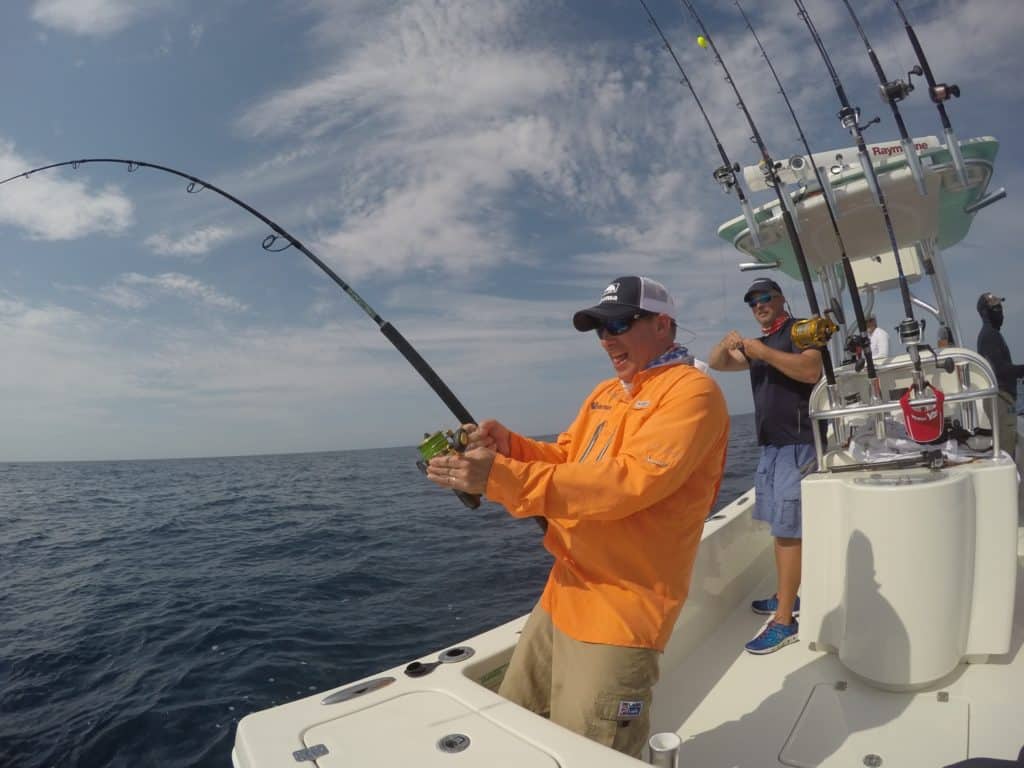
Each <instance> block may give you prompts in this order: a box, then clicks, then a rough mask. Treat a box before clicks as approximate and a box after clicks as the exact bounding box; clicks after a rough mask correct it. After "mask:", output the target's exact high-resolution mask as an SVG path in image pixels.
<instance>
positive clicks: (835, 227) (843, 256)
mask: <svg viewBox="0 0 1024 768" xmlns="http://www.w3.org/2000/svg"><path fill="white" fill-rule="evenodd" d="M734 3H735V5H736V8H737V9H738V10H739V12H740V15H741V16H742V17H743V21H744V22H745V23H746V25H747V29H749V30H750V34H751V35H752V36H753V38H754V42H756V43H757V47H758V49H759V50H760V51H761V56H762V57H763V58H764V61H765V64H767V65H768V70H769V71H770V72H771V73H772V77H773V78H775V84H776V85H777V86H778V87H779V94H780V95H781V96H782V100H783V101H785V102H786V108H787V109H788V110H789V114H790V117H792V118H793V125H794V126H796V132H797V133H798V134H800V141H801V142H802V143H803V145H804V149H805V150H806V151H807V160H808V162H809V163H810V164H811V166H812V167H813V168H814V178H815V179H817V181H818V186H819V187H820V188H821V194H822V197H823V198H824V200H825V208H826V210H827V211H828V218H829V221H830V222H831V223H832V232H833V233H834V234H835V236H836V244H837V245H838V246H839V257H840V260H841V262H842V265H843V275H844V277H845V278H846V285H847V286H848V287H849V289H850V301H851V303H852V304H853V314H854V317H855V318H856V320H857V329H858V330H859V331H860V337H859V339H858V343H859V345H860V347H861V349H862V350H863V353H864V363H865V365H866V366H867V371H868V380H869V381H870V382H871V393H872V396H873V397H877V399H878V400H881V388H880V385H879V383H878V374H877V373H876V372H875V361H874V359H873V358H872V356H871V344H870V343H867V338H868V335H867V334H868V324H867V318H866V316H865V314H864V305H863V304H862V303H861V300H860V291H859V290H857V278H856V276H855V275H854V274H853V265H852V264H851V263H850V257H849V255H848V254H847V252H846V243H845V242H844V241H843V236H842V235H841V234H840V232H839V222H838V220H837V219H838V213H837V211H836V210H835V209H834V208H833V204H834V201H833V198H832V196H831V195H830V194H828V191H827V189H828V188H827V186H826V185H827V184H828V182H827V181H826V180H825V178H823V177H822V175H821V169H819V168H818V165H817V163H815V162H814V153H813V152H812V151H811V145H810V142H808V141H807V135H806V134H805V133H804V129H803V126H801V125H800V120H799V119H798V118H797V116H796V110H795V109H793V104H792V102H790V100H789V95H788V94H787V93H786V89H785V88H784V87H783V85H782V79H781V78H780V77H779V73H778V72H776V71H775V65H774V64H772V60H771V59H770V58H769V57H768V51H766V50H765V47H764V45H762V44H761V38H760V37H758V36H757V32H756V31H755V30H754V25H753V24H752V23H751V21H750V17H749V16H747V12H746V11H745V10H743V6H742V5H741V4H740V0H734Z"/></svg>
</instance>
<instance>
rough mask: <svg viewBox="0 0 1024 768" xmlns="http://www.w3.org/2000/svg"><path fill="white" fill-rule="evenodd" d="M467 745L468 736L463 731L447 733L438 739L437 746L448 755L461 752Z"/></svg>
mask: <svg viewBox="0 0 1024 768" xmlns="http://www.w3.org/2000/svg"><path fill="white" fill-rule="evenodd" d="M467 747H469V736H467V735H466V734H464V733H449V734H448V735H447V736H442V737H441V738H440V739H438V742H437V748H438V749H439V750H441V751H442V752H446V753H447V754H449V755H454V754H455V753H456V752H463V751H465V750H466V748H467Z"/></svg>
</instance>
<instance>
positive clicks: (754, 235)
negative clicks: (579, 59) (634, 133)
mask: <svg viewBox="0 0 1024 768" xmlns="http://www.w3.org/2000/svg"><path fill="white" fill-rule="evenodd" d="M640 5H642V6H643V7H644V10H645V11H647V18H648V19H650V21H651V24H653V25H654V28H655V29H656V30H657V31H658V36H659V37H661V42H662V43H663V44H664V46H665V50H667V51H668V52H669V54H670V55H671V56H672V61H674V62H675V63H676V69H678V70H679V74H680V75H682V78H683V79H682V81H681V82H682V83H683V85H685V86H686V87H687V88H689V89H690V95H692V96H693V100H694V101H695V102H696V103H697V109H699V110H700V113H701V115H702V116H703V117H704V122H705V124H706V125H707V127H708V130H709V131H710V132H711V138H712V139H714V141H715V146H716V147H717V148H718V155H719V157H721V158H722V165H721V167H719V168H716V169H715V171H714V173H713V174H712V175H713V176H714V178H715V181H717V182H718V183H719V184H720V185H721V186H722V189H723V191H724V192H725V193H726V194H729V192H731V191H733V190H735V191H736V197H737V198H738V199H739V201H740V207H741V208H742V209H743V218H745V219H746V220H747V229H748V230H749V231H750V239H751V242H753V244H754V247H755V248H760V247H761V238H760V237H759V236H758V231H757V219H756V218H755V217H754V209H753V208H752V207H751V206H750V201H749V200H748V199H747V196H746V194H745V193H744V192H743V185H742V184H741V183H740V179H739V177H738V176H737V175H736V174H738V173H739V170H740V165H739V163H733V162H732V161H731V160H730V159H729V155H728V154H726V152H725V147H723V146H722V142H721V141H720V140H719V138H718V133H716V132H715V126H714V125H712V124H711V118H710V117H708V113H707V112H706V111H705V110H704V105H703V104H702V103H701V100H700V97H699V96H698V95H697V91H696V90H694V87H693V83H691V82H690V78H688V77H687V76H686V70H684V69H683V65H682V64H681V63H680V62H679V57H678V56H676V52H675V50H673V48H672V44H671V43H670V42H669V41H668V38H667V37H665V33H664V32H662V30H661V26H660V25H659V24H658V21H657V19H655V18H654V14H653V13H651V9H650V8H648V7H647V3H646V2H644V0H640Z"/></svg>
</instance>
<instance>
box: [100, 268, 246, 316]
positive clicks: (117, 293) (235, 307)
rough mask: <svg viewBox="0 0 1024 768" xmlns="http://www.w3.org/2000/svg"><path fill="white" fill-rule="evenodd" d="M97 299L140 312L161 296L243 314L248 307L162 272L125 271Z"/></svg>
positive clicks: (190, 280)
mask: <svg viewBox="0 0 1024 768" xmlns="http://www.w3.org/2000/svg"><path fill="white" fill-rule="evenodd" d="M98 296H99V298H101V299H102V300H103V301H106V302H108V303H110V304H114V305H115V306H118V307H121V308H122V309H142V308H143V307H146V306H148V305H150V304H152V303H153V302H154V301H155V300H156V299H157V298H159V297H161V296H169V297H172V298H177V299H182V300H186V301H191V302H193V303H197V304H200V305H202V306H204V307H209V308H213V309H220V310H227V311H231V312H243V311H245V310H246V309H248V307H246V305H245V304H243V303H242V302H240V301H238V300H237V299H235V298H233V297H231V296H227V295H225V294H223V293H221V292H220V291H218V290H217V289H216V288H214V287H212V286H210V285H207V284H206V283H203V282H202V281H200V280H197V279H196V278H194V277H190V276H188V275H183V274H180V273H177V272H165V273H164V274H162V275H156V276H153V277H149V276H146V275H140V274H138V273H137V272H128V273H125V274H123V275H121V276H120V277H118V278H117V280H115V281H114V282H113V283H111V284H110V285H108V286H106V287H105V288H102V289H101V290H100V291H99V293H98Z"/></svg>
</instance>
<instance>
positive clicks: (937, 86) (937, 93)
mask: <svg viewBox="0 0 1024 768" xmlns="http://www.w3.org/2000/svg"><path fill="white" fill-rule="evenodd" d="M892 2H893V5H895V6H896V10H897V12H898V13H899V15H900V18H901V19H903V26H904V28H905V29H906V30H907V37H908V38H910V45H911V46H913V48H914V54H915V55H916V56H917V62H918V65H919V66H917V67H914V69H912V70H910V72H908V73H907V88H908V89H913V85H911V84H910V76H911V74H916V75H920V74H921V73H922V71H923V72H924V77H925V80H926V81H927V82H928V95H929V96H930V97H931V100H932V102H933V103H934V104H935V107H936V108H937V109H938V110H939V119H940V120H941V121H942V130H943V131H944V132H945V134H946V149H947V150H949V154H950V156H951V157H952V158H953V166H954V167H955V168H956V175H957V177H958V178H959V179H960V183H961V184H963V185H964V186H965V187H966V186H967V166H966V165H964V158H963V155H962V154H960V142H959V141H957V138H956V134H954V133H953V126H952V124H951V123H950V122H949V115H948V114H947V113H946V105H945V103H944V102H946V101H949V100H950V99H951V98H954V97H957V98H959V96H960V86H958V85H952V84H949V83H937V82H935V75H933V74H932V68H931V67H930V66H928V58H927V57H926V56H925V55H924V48H923V47H922V46H921V41H920V40H918V39H917V33H916V32H914V28H913V27H912V26H910V20H909V19H908V18H907V14H905V13H904V12H903V6H901V5H900V2H899V0H892Z"/></svg>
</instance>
